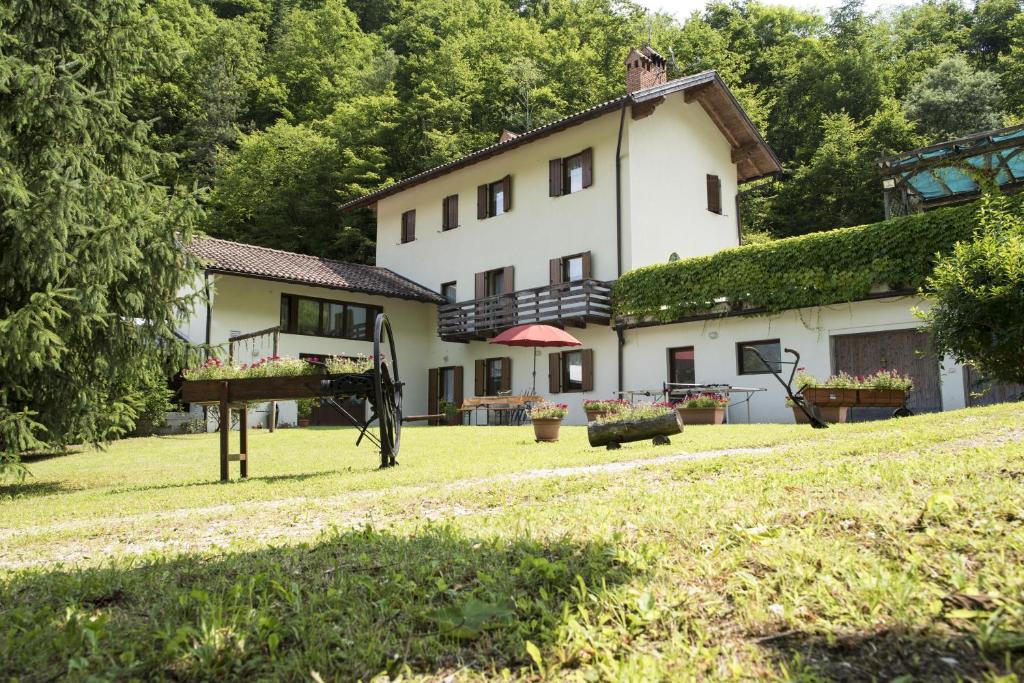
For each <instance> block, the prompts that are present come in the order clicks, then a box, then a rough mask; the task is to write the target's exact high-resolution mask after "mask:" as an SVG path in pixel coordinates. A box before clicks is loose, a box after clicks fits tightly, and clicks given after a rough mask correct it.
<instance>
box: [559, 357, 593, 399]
mask: <svg viewBox="0 0 1024 683" xmlns="http://www.w3.org/2000/svg"><path fill="white" fill-rule="evenodd" d="M548 363H549V365H548V385H549V386H548V390H549V392H550V393H552V394H557V393H561V392H578V391H593V390H594V351H593V350H592V349H573V350H571V351H560V352H556V353H552V354H550V355H549V356H548Z"/></svg>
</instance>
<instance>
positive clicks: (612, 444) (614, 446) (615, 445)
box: [605, 441, 622, 451]
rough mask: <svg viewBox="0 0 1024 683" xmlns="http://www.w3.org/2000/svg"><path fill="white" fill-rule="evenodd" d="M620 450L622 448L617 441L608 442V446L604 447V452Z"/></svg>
mask: <svg viewBox="0 0 1024 683" xmlns="http://www.w3.org/2000/svg"><path fill="white" fill-rule="evenodd" d="M620 448H622V444H620V443H619V442H618V441H609V442H608V444H607V445H606V446H605V450H609V451H617V450H619V449H620Z"/></svg>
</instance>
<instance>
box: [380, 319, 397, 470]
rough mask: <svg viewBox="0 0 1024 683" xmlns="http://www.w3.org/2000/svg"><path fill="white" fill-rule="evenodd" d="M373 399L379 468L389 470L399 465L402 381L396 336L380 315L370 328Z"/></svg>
mask: <svg viewBox="0 0 1024 683" xmlns="http://www.w3.org/2000/svg"><path fill="white" fill-rule="evenodd" d="M385 336H386V337H387V349H386V350H385V349H384V348H383V346H384V341H385ZM373 398H374V404H375V405H374V408H376V411H377V424H378V425H379V427H380V466H381V467H391V466H392V465H397V464H398V460H397V459H396V458H397V457H398V449H399V446H400V445H401V442H402V382H401V380H400V379H399V377H398V354H397V353H396V351H395V335H394V333H393V332H392V331H391V323H390V322H389V321H388V318H387V316H386V315H384V314H383V313H379V314H377V321H376V323H375V324H374V326H373Z"/></svg>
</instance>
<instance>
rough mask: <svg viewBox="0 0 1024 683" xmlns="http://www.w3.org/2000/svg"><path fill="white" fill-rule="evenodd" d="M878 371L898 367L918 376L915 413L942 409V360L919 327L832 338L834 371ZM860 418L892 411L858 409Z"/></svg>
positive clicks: (910, 399)
mask: <svg viewBox="0 0 1024 683" xmlns="http://www.w3.org/2000/svg"><path fill="white" fill-rule="evenodd" d="M876 370H897V371H898V372H900V373H902V374H905V375H910V376H911V377H913V378H914V390H913V391H912V392H910V396H909V397H908V399H907V407H908V408H910V409H911V410H912V411H914V412H915V413H928V412H935V411H939V410H942V392H941V389H940V385H939V362H938V360H937V359H936V357H935V353H934V352H933V350H932V346H931V342H930V340H929V337H928V335H927V334H926V333H924V332H918V331H917V330H891V331H888V332H869V333H864V334H842V335H835V336H833V337H832V371H833V372H848V373H850V374H851V375H869V374H871V373H873V372H875V371H876ZM852 413H853V414H852V418H853V419H854V420H856V421H860V420H866V419H878V418H881V417H886V416H888V415H890V414H892V410H888V409H870V408H856V409H854V410H853V411H852Z"/></svg>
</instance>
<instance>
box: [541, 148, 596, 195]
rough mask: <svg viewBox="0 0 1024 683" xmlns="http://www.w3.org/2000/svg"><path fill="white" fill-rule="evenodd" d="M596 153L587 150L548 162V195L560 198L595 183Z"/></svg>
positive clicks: (589, 149)
mask: <svg viewBox="0 0 1024 683" xmlns="http://www.w3.org/2000/svg"><path fill="white" fill-rule="evenodd" d="M593 169H594V153H593V150H592V149H591V148H589V147H588V148H587V149H585V150H583V151H582V152H580V153H578V154H573V155H572V156H568V157H565V158H564V159H552V160H551V161H549V162H548V195H549V196H551V197H560V196H562V195H565V194H572V193H574V192H579V191H580V190H583V189H586V188H588V187H590V186H591V185H593V183H594V171H593Z"/></svg>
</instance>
